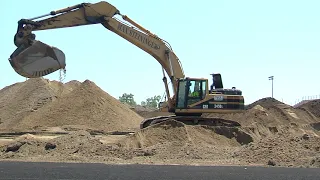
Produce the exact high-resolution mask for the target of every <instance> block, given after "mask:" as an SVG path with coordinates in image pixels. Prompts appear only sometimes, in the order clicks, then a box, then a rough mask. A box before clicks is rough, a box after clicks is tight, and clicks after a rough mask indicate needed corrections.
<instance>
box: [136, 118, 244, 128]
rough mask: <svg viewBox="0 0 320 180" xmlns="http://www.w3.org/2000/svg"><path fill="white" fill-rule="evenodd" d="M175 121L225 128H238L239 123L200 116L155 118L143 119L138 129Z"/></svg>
mask: <svg viewBox="0 0 320 180" xmlns="http://www.w3.org/2000/svg"><path fill="white" fill-rule="evenodd" d="M171 119H173V120H176V121H179V122H182V123H184V124H186V125H208V126H226V127H240V126H241V125H240V123H238V122H236V121H232V120H227V119H222V118H210V117H201V116H175V115H171V116H157V117H152V118H148V119H144V120H143V121H142V122H141V123H140V129H144V128H146V127H148V126H152V125H154V124H158V123H161V122H164V121H167V120H171Z"/></svg>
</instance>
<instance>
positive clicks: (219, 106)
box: [213, 104, 223, 109]
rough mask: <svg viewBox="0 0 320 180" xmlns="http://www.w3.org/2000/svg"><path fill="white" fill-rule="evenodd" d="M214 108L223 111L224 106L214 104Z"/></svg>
mask: <svg viewBox="0 0 320 180" xmlns="http://www.w3.org/2000/svg"><path fill="white" fill-rule="evenodd" d="M213 107H214V108H216V109H222V108H223V105H222V104H214V106H213Z"/></svg>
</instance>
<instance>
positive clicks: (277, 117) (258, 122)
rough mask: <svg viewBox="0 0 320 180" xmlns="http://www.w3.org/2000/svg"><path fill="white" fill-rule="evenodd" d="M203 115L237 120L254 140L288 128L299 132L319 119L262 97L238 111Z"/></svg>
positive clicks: (293, 131)
mask: <svg viewBox="0 0 320 180" xmlns="http://www.w3.org/2000/svg"><path fill="white" fill-rule="evenodd" d="M204 117H217V118H224V119H229V120H234V121H237V122H239V123H240V124H241V126H242V127H243V128H244V129H245V130H246V132H247V133H249V134H250V135H251V136H252V137H253V138H254V139H255V140H259V139H261V138H264V137H268V136H272V135H274V134H275V133H277V132H279V131H282V130H286V129H290V130H291V133H300V132H301V131H303V130H302V129H307V130H309V129H310V128H311V127H310V126H316V125H317V124H318V123H319V122H320V119H318V118H316V117H315V116H314V115H312V114H311V113H310V112H309V111H306V110H304V109H295V108H293V107H291V106H289V105H287V104H284V103H282V102H280V101H278V100H276V99H273V98H263V99H260V100H258V101H256V102H254V103H252V104H250V105H248V108H247V109H246V110H244V111H243V112H240V113H228V114H225V113H224V114H219V113H211V114H209V113H207V114H204Z"/></svg>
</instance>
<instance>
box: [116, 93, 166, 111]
mask: <svg viewBox="0 0 320 180" xmlns="http://www.w3.org/2000/svg"><path fill="white" fill-rule="evenodd" d="M118 100H119V101H120V102H122V103H126V104H128V105H130V106H136V105H138V103H137V102H136V101H135V100H134V95H133V94H131V93H124V94H122V96H120V97H119V99H118ZM160 100H161V96H160V95H155V96H153V97H149V98H147V99H146V100H145V101H142V102H141V103H140V104H139V105H141V106H145V107H150V108H157V107H158V104H159V102H160Z"/></svg>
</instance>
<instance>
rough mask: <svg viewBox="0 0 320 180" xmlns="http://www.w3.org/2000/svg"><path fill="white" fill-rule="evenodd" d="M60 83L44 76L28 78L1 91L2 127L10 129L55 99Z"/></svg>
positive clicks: (0, 125) (0, 118)
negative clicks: (52, 81)
mask: <svg viewBox="0 0 320 180" xmlns="http://www.w3.org/2000/svg"><path fill="white" fill-rule="evenodd" d="M59 89H60V88H59V85H58V84H57V83H56V84H54V83H51V82H50V81H48V80H46V79H43V78H36V79H28V80H27V81H25V82H20V83H16V84H13V85H11V86H8V87H5V88H3V89H2V90H1V91H0V121H1V122H2V123H1V124H0V129H10V128H12V127H13V126H14V125H16V124H18V123H19V122H20V121H21V120H22V119H23V118H24V117H25V116H27V115H29V114H33V113H34V112H35V111H36V110H38V109H39V108H41V107H43V106H44V105H46V104H47V103H50V102H52V101H54V100H55V99H56V98H57V96H58V92H59Z"/></svg>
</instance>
